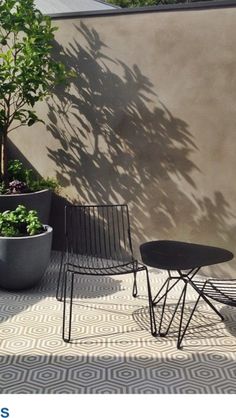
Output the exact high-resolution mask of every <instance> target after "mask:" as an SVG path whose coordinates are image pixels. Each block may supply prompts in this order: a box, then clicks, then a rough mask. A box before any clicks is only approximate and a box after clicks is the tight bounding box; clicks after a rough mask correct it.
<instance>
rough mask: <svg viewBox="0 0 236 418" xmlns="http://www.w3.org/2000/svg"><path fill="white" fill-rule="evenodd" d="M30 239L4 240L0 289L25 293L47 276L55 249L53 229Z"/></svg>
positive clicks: (0, 248)
mask: <svg viewBox="0 0 236 418" xmlns="http://www.w3.org/2000/svg"><path fill="white" fill-rule="evenodd" d="M45 227H46V231H45V232H43V233H42V234H38V235H33V236H30V237H0V288H3V289H6V290H22V289H26V288H30V287H32V286H34V285H35V284H36V283H37V282H38V281H39V280H40V279H41V277H42V276H43V274H44V272H45V270H46V268H47V266H48V263H49V260H50V253H51V245H52V228H51V227H50V226H48V225H46V226H45Z"/></svg>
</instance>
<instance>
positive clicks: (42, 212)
mask: <svg viewBox="0 0 236 418" xmlns="http://www.w3.org/2000/svg"><path fill="white" fill-rule="evenodd" d="M51 199H52V191H51V190H49V189H45V190H40V191H39V192H32V193H22V194H3V195H0V212H4V211H5V210H14V209H15V208H16V207H17V206H18V205H24V206H25V207H26V209H28V210H32V209H33V210H36V211H37V213H38V216H39V219H40V221H41V222H42V223H43V224H48V222H49V215H50V208H51Z"/></svg>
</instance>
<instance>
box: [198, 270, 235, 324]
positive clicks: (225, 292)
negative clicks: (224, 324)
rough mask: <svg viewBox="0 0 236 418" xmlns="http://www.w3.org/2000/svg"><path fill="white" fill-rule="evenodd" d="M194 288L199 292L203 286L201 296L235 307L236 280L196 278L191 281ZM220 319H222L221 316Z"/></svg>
mask: <svg viewBox="0 0 236 418" xmlns="http://www.w3.org/2000/svg"><path fill="white" fill-rule="evenodd" d="M193 283H194V284H195V286H196V288H197V289H199V290H201V289H202V288H203V285H204V290H203V294H204V295H205V296H207V297H208V298H210V299H213V300H215V301H216V302H220V303H222V304H224V305H229V306H236V280H235V279H218V278H209V279H206V278H203V277H196V278H194V280H193ZM221 318H222V319H224V318H223V317H222V316H221Z"/></svg>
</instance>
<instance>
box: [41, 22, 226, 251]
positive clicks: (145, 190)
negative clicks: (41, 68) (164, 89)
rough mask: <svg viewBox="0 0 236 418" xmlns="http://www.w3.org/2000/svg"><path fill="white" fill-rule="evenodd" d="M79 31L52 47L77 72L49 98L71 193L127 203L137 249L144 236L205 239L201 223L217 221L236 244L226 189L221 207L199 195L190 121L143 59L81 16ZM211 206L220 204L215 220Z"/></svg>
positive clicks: (83, 199)
mask: <svg viewBox="0 0 236 418" xmlns="http://www.w3.org/2000/svg"><path fill="white" fill-rule="evenodd" d="M75 30H76V32H75V33H76V38H75V37H74V39H73V40H72V41H71V42H70V44H69V45H68V46H67V47H65V48H64V47H63V46H61V45H59V44H58V43H57V44H56V45H55V48H54V51H55V54H59V53H62V56H64V59H65V62H66V64H67V66H68V67H70V68H71V69H73V70H74V71H75V72H76V74H77V76H76V78H75V79H74V80H73V83H72V85H71V86H70V88H68V89H67V91H66V92H65V91H60V89H58V90H57V91H56V92H55V95H54V98H53V100H52V99H50V100H49V101H48V118H49V123H48V126H47V129H48V130H49V132H50V133H51V135H52V136H53V138H54V140H55V141H57V146H56V147H55V146H54V147H53V148H52V147H48V156H49V158H50V159H51V160H52V161H53V162H54V163H55V166H56V175H57V179H58V181H59V182H60V184H61V185H62V186H63V187H64V190H65V193H67V191H68V193H67V196H66V197H67V198H68V199H69V200H70V201H73V202H77V203H82V204H86V203H87V204H88V203H91V204H92V203H94V204H102V203H123V202H126V203H128V204H129V207H130V209H131V225H132V237H133V240H134V248H135V251H136V253H137V252H138V246H139V244H140V242H143V241H145V240H150V239H154V238H156V239H160V238H167V239H180V240H189V239H193V240H194V239H195V241H196V237H197V238H198V241H201V239H200V238H199V237H200V236H201V228H202V227H203V228H205V226H206V225H207V226H209V225H212V224H213V227H212V228H213V234H214V236H216V237H217V239H218V241H219V240H220V242H222V243H224V244H226V243H227V239H228V238H229V241H230V243H231V244H232V239H231V238H232V237H231V236H230V234H231V233H230V229H229V226H228V223H229V224H230V221H231V219H232V214H231V212H230V208H229V205H228V203H227V202H226V200H225V197H224V195H223V194H222V193H221V191H216V197H217V199H218V200H219V198H220V200H221V205H220V206H218V205H217V202H216V203H215V202H212V201H211V199H210V198H208V199H206V198H205V197H203V198H202V197H199V196H197V194H198V193H197V192H198V190H197V185H196V183H195V181H194V176H193V174H194V173H196V172H198V173H199V174H202V173H201V172H200V169H199V168H198V167H197V166H196V164H195V163H194V155H195V153H197V152H201V150H199V149H198V147H197V145H196V141H195V140H194V138H193V136H192V135H191V132H190V130H189V127H188V125H187V123H186V122H185V121H183V120H181V119H180V118H178V117H175V116H174V115H173V114H172V113H171V112H170V110H168V109H167V107H166V106H165V105H164V104H163V103H162V102H161V100H160V99H159V98H158V95H157V93H156V91H155V88H154V85H153V84H152V82H151V81H150V80H149V78H148V77H147V76H145V74H143V73H142V71H141V69H140V68H139V67H138V65H136V64H134V65H133V66H132V67H130V66H128V65H127V64H126V63H125V62H123V61H122V60H120V59H118V58H117V59H114V58H113V57H112V54H109V52H110V49H109V46H108V45H106V44H105V43H104V42H103V40H102V39H101V37H100V35H99V33H98V32H97V31H96V30H95V29H93V28H90V27H88V26H86V25H85V24H84V23H83V22H80V24H79V25H76V26H75ZM209 205H211V206H214V205H215V211H214V216H215V217H214V218H212V219H209V217H208V215H209V213H208V211H209ZM221 209H222V211H221ZM186 219H187V222H186ZM222 228H224V231H225V232H224V237H223V236H222Z"/></svg>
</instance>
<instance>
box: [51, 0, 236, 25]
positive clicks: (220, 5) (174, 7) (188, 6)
mask: <svg viewBox="0 0 236 418" xmlns="http://www.w3.org/2000/svg"><path fill="white" fill-rule="evenodd" d="M234 7H236V0H233V1H232V0H231V1H230V0H222V1H200V2H194V3H178V4H165V5H159V6H147V7H134V8H119V7H118V8H114V9H107V10H94V11H92V10H91V11H87V12H68V13H54V14H49V15H48V16H50V17H51V18H52V19H53V20H57V19H73V18H80V17H99V16H107V17H108V16H116V15H126V14H136V13H163V12H164V13H165V12H173V11H178V12H187V11H193V10H209V9H224V8H234Z"/></svg>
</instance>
